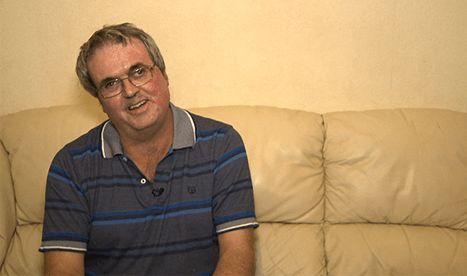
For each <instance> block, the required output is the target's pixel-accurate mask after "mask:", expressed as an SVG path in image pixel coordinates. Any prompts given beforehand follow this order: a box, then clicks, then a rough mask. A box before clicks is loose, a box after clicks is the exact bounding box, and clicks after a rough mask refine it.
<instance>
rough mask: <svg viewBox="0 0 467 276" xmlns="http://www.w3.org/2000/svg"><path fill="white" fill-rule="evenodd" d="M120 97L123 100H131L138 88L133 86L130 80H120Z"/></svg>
mask: <svg viewBox="0 0 467 276" xmlns="http://www.w3.org/2000/svg"><path fill="white" fill-rule="evenodd" d="M122 90H123V91H122V96H123V97H125V98H132V97H134V96H135V95H136V94H137V93H138V92H139V87H137V86H135V85H133V84H132V83H131V82H130V80H128V79H124V80H122Z"/></svg>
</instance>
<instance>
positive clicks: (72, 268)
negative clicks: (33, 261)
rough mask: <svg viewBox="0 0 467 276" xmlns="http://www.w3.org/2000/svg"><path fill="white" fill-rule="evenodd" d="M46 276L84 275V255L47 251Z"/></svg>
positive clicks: (45, 256) (45, 255)
mask: <svg viewBox="0 0 467 276" xmlns="http://www.w3.org/2000/svg"><path fill="white" fill-rule="evenodd" d="M44 274H45V275H46V276H52V275H57V276H62V275H80V276H81V275H84V253H79V252H68V251H47V252H45V253H44Z"/></svg>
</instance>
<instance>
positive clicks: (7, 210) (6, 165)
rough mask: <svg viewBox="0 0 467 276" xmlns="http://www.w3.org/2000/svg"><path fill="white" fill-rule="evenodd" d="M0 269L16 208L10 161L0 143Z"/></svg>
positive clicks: (14, 219) (6, 249) (12, 227)
mask: <svg viewBox="0 0 467 276" xmlns="http://www.w3.org/2000/svg"><path fill="white" fill-rule="evenodd" d="M0 218H2V219H0V262H1V265H0V269H1V267H2V266H3V262H4V260H5V256H6V252H7V251H8V247H9V245H10V241H11V238H12V236H13V233H14V232H15V228H16V208H15V195H14V190H13V182H12V179H11V173H10V161H9V159H8V153H7V151H6V150H5V148H4V146H3V143H2V142H1V141H0Z"/></svg>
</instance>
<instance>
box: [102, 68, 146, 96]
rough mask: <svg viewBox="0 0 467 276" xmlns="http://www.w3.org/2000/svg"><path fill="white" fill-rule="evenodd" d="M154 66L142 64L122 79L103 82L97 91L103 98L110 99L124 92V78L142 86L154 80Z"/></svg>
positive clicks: (137, 85)
mask: <svg viewBox="0 0 467 276" xmlns="http://www.w3.org/2000/svg"><path fill="white" fill-rule="evenodd" d="M154 66H155V64H154V65H153V66H151V67H148V66H146V65H141V66H139V67H138V68H136V69H134V70H133V71H131V73H129V74H128V76H127V77H125V78H121V79H111V80H108V81H106V82H104V83H102V84H101V85H100V86H99V88H98V89H97V91H98V92H99V93H101V95H102V98H104V99H108V98H113V97H115V96H118V95H120V94H121V93H122V92H123V84H122V82H123V80H125V79H128V81H130V83H131V84H133V85H134V86H136V87H139V86H142V85H144V84H146V83H148V82H149V81H150V80H152V69H154Z"/></svg>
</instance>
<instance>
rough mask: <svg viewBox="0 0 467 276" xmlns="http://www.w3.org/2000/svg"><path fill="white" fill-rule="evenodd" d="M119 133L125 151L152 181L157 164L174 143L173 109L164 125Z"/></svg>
mask: <svg viewBox="0 0 467 276" xmlns="http://www.w3.org/2000/svg"><path fill="white" fill-rule="evenodd" d="M117 131H118V129H117ZM119 134H120V140H121V143H122V147H123V152H124V153H125V154H126V155H128V157H130V159H131V160H133V162H134V163H135V164H136V165H137V166H138V168H139V169H140V170H141V172H143V174H144V175H145V176H146V178H147V179H149V180H150V181H152V179H153V177H154V174H155V172H156V167H157V164H159V162H160V161H161V160H162V159H163V158H164V157H165V156H166V155H167V153H168V152H169V149H170V146H171V145H172V141H173V135H174V122H173V114H172V111H170V112H169V118H167V120H165V123H164V124H163V125H160V126H158V127H155V126H154V127H152V128H148V129H145V130H140V131H134V132H133V133H132V134H131V135H122V134H121V133H119Z"/></svg>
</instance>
